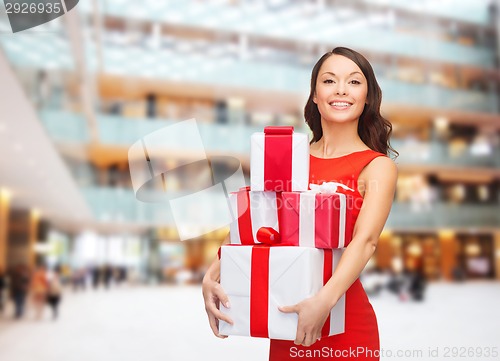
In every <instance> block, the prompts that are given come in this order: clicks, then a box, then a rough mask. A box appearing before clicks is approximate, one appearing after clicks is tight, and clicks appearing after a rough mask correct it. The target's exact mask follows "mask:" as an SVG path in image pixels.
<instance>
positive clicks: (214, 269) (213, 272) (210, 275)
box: [203, 257, 220, 282]
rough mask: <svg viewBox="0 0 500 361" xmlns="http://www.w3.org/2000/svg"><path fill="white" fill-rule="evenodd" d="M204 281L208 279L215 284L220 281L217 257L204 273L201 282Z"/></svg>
mask: <svg viewBox="0 0 500 361" xmlns="http://www.w3.org/2000/svg"><path fill="white" fill-rule="evenodd" d="M205 279H209V280H212V281H215V282H219V280H220V260H219V258H218V257H216V258H215V259H214V261H213V262H212V264H211V265H210V267H208V270H207V272H206V273H205V276H204V277H203V281H205Z"/></svg>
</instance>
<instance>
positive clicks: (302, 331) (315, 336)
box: [279, 293, 331, 346]
mask: <svg viewBox="0 0 500 361" xmlns="http://www.w3.org/2000/svg"><path fill="white" fill-rule="evenodd" d="M279 310H280V311H281V312H284V313H294V312H295V313H296V314H298V315H299V321H298V324H297V335H296V337H295V341H294V343H295V344H296V345H302V346H311V345H312V344H314V343H315V342H316V341H317V340H319V339H320V337H321V329H322V328H323V325H324V324H325V321H326V319H327V318H328V315H329V314H330V310H331V307H330V305H329V302H327V301H326V300H324V299H323V298H322V295H321V294H319V293H318V294H317V295H316V296H313V297H310V298H307V299H305V300H304V301H302V302H299V303H297V304H296V305H293V306H282V307H279Z"/></svg>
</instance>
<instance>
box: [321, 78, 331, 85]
mask: <svg viewBox="0 0 500 361" xmlns="http://www.w3.org/2000/svg"><path fill="white" fill-rule="evenodd" d="M323 83H325V84H331V83H333V80H332V79H325V80H324V81H323Z"/></svg>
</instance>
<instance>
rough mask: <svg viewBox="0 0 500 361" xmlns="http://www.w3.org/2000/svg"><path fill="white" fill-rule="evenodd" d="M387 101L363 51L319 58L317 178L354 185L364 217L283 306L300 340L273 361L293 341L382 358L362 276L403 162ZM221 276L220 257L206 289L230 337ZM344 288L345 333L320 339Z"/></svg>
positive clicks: (311, 104) (309, 113)
mask: <svg viewBox="0 0 500 361" xmlns="http://www.w3.org/2000/svg"><path fill="white" fill-rule="evenodd" d="M381 101H382V92H381V89H380V87H379V85H378V83H377V80H376V78H375V74H374V72H373V68H372V66H371V65H370V63H369V62H368V60H366V58H365V57H364V56H363V55H361V54H359V53H358V52H356V51H353V50H351V49H348V48H344V47H337V48H335V49H333V50H332V51H331V52H328V53H326V54H324V55H323V56H322V57H321V58H320V59H319V60H318V62H317V63H316V64H315V66H314V68H313V70H312V75H311V89H310V94H309V99H308V101H307V103H306V106H305V109H304V116H305V119H306V123H307V124H308V125H309V127H310V128H311V130H312V132H313V139H312V141H311V146H310V174H309V176H310V181H311V183H319V184H321V183H322V182H323V181H325V182H328V181H335V182H341V183H344V184H345V185H347V186H349V187H350V188H354V190H353V191H352V192H351V191H346V192H350V194H352V196H353V197H354V198H355V201H354V207H353V215H354V216H355V217H356V216H357V220H356V223H355V228H354V233H353V237H352V241H351V242H350V243H349V245H348V246H347V248H346V249H345V251H344V253H343V255H342V257H341V259H340V262H339V264H338V265H337V268H336V270H335V272H334V273H333V275H332V277H331V278H330V280H329V281H328V282H327V283H326V284H325V285H324V286H323V288H322V289H321V290H320V291H319V292H318V293H317V294H316V295H314V296H313V297H311V298H308V299H305V300H303V301H302V302H300V303H298V304H296V305H282V306H281V307H280V308H279V309H280V311H281V312H284V313H296V314H297V316H298V327H297V333H296V339H295V341H285V340H271V345H270V352H269V360H271V361H275V360H276V361H278V360H279V361H285V360H293V359H294V358H293V354H292V353H291V352H290V350H291V348H292V347H295V348H296V349H297V351H298V352H301V353H302V352H304V353H305V352H306V351H307V352H310V353H311V354H314V355H315V354H317V352H318V350H319V351H320V355H321V350H322V349H324V348H327V349H331V350H333V349H335V350H343V351H345V350H349V349H357V348H359V347H361V348H363V349H368V350H371V357H368V353H366V356H367V357H364V358H357V357H353V358H352V357H346V358H345V360H351V359H353V360H354V359H356V360H358V361H359V360H372V361H375V360H379V353H380V342H379V333H378V326H377V320H376V316H375V312H374V311H373V307H372V306H371V304H370V302H369V300H368V297H367V295H366V292H365V290H364V289H363V286H362V285H361V282H360V280H359V275H360V273H361V271H362V270H363V268H364V267H365V266H366V264H367V263H368V261H369V260H370V258H371V257H372V255H373V253H374V251H375V248H376V245H377V241H378V238H379V236H380V233H381V232H382V229H383V227H384V224H385V222H386V220H387V217H388V215H389V211H390V208H391V205H392V200H393V198H394V193H395V189H396V180H397V168H396V165H395V164H394V162H393V161H392V160H391V159H390V158H389V157H388V155H389V153H390V152H393V153H395V154H397V152H395V151H394V150H393V149H392V147H391V146H390V144H389V138H390V135H391V132H392V125H391V124H390V123H389V121H387V120H386V119H385V118H383V117H382V115H381V114H380V105H381ZM227 240H228V237H226V241H227ZM219 278H220V261H219V260H218V259H217V258H216V259H215V261H214V262H213V263H212V265H211V266H210V268H209V269H208V271H207V273H206V275H205V277H204V279H203V287H202V289H203V296H204V300H205V309H206V311H207V314H208V318H209V323H210V326H211V328H212V331H213V333H214V334H215V335H216V336H217V337H220V338H225V337H226V336H224V335H220V334H219V331H218V320H224V321H226V322H228V323H230V324H232V323H233V321H232V320H231V319H230V318H229V317H228V316H227V315H225V314H223V313H222V312H220V310H219V303H220V302H222V303H223V304H224V305H225V306H226V307H230V305H229V303H230V300H229V299H228V297H227V295H226V294H225V292H224V290H223V289H222V288H221V286H220V283H219ZM343 294H346V298H345V299H346V306H345V312H346V316H345V320H346V323H345V332H344V333H342V334H338V335H335V336H330V337H322V338H320V336H321V329H322V327H323V325H324V323H325V321H326V319H327V317H328V315H329V313H330V310H331V309H332V308H333V307H334V306H335V304H336V303H337V301H338V300H339V299H340V297H341V296H342V295H343ZM348 352H349V351H348ZM349 355H350V354H349V353H348V355H347V356H349ZM355 356H357V355H355ZM308 359H310V360H320V359H321V360H326V359H328V358H325V357H314V358H309V357H308Z"/></svg>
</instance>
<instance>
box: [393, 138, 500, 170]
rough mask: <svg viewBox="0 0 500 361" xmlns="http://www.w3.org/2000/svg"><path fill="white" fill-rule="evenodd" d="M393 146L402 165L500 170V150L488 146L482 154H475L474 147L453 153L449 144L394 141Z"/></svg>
mask: <svg viewBox="0 0 500 361" xmlns="http://www.w3.org/2000/svg"><path fill="white" fill-rule="evenodd" d="M391 145H392V147H393V148H394V149H396V150H397V151H398V152H399V157H398V160H397V161H398V162H399V163H401V164H421V165H431V164H432V165H440V166H458V167H460V166H462V167H463V166H468V167H484V168H500V148H499V147H498V146H493V145H487V146H485V147H484V148H485V150H483V151H482V152H475V151H474V148H473V147H472V146H468V147H466V148H464V149H463V150H462V151H461V152H457V151H453V148H452V146H451V145H450V144H448V143H441V142H437V141H434V142H419V141H414V140H399V139H397V140H392V141H391Z"/></svg>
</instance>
